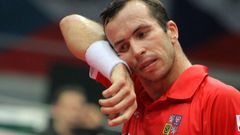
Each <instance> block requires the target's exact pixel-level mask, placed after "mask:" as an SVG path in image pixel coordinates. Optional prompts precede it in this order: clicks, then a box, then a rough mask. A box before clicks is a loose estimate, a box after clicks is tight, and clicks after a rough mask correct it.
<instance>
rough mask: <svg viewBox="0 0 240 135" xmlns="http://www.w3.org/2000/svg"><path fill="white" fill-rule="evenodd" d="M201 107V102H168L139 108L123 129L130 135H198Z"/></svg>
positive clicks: (200, 125)
mask: <svg viewBox="0 0 240 135" xmlns="http://www.w3.org/2000/svg"><path fill="white" fill-rule="evenodd" d="M202 106H203V105H202V103H201V101H194V102H193V101H184V102H179V101H178V102H175V101H170V102H161V103H155V104H152V105H150V106H148V107H147V108H141V107H140V108H139V109H138V110H137V111H136V112H135V114H134V115H133V117H132V118H131V120H130V121H129V123H128V124H126V125H125V127H124V128H125V130H126V131H127V130H128V132H129V133H130V135H132V134H134V135H183V134H189V135H190V134H191V135H194V134H196V135H200V134H202V128H203V127H202V126H203V125H202V124H201V123H202V121H203V114H202V110H203V109H202Z"/></svg>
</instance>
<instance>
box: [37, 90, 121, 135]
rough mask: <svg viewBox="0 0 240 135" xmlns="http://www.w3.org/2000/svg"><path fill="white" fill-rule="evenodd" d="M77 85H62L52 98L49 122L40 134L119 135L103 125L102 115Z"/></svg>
mask: <svg viewBox="0 0 240 135" xmlns="http://www.w3.org/2000/svg"><path fill="white" fill-rule="evenodd" d="M84 91H85V90H84V89H83V88H82V87H79V86H64V87H62V88H60V89H59V90H58V92H57V93H56V95H55V98H54V99H53V103H52V107H51V112H52V120H51V123H50V125H49V127H48V129H46V131H44V132H43V133H41V135H119V133H118V132H115V131H110V130H107V129H105V128H104V127H103V115H102V114H101V112H100V111H99V109H98V107H97V106H96V105H94V104H92V103H89V102H88V101H87V98H86V95H85V92H84Z"/></svg>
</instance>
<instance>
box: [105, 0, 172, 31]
mask: <svg viewBox="0 0 240 135" xmlns="http://www.w3.org/2000/svg"><path fill="white" fill-rule="evenodd" d="M129 1H131V0H113V1H112V2H111V3H110V4H109V5H108V6H107V8H105V9H104V10H103V12H102V13H101V14H100V17H101V18H102V23H103V25H107V24H108V23H109V21H111V19H113V18H114V17H115V16H116V15H117V13H118V12H120V11H121V10H122V9H123V8H124V7H125V5H126V4H127V3H128V2H129ZM135 1H142V2H143V3H145V4H146V6H147V7H148V9H149V11H150V15H151V16H152V17H153V18H155V19H156V20H157V21H158V24H159V25H160V26H161V27H162V28H163V29H164V30H165V31H166V24H167V22H168V21H169V20H170V19H169V17H168V15H167V12H166V9H165V8H164V6H163V4H162V3H161V1H160V0H135Z"/></svg>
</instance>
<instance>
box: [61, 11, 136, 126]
mask: <svg viewBox="0 0 240 135" xmlns="http://www.w3.org/2000/svg"><path fill="white" fill-rule="evenodd" d="M60 28H61V31H62V34H63V37H64V39H65V41H66V44H67V46H68V48H69V50H70V51H71V52H72V53H73V55H75V56H76V57H77V58H79V59H81V60H83V61H86V58H85V54H86V51H87V49H88V48H89V47H90V46H91V45H92V44H93V43H95V42H96V41H99V40H103V39H104V37H105V36H104V32H103V28H102V26H101V25H100V24H98V23H96V22H94V21H92V20H89V19H87V18H85V17H82V16H80V15H70V16H67V17H64V18H63V19H62V20H61V22H60ZM96 53H98V52H96ZM98 60H99V59H98ZM103 62H104V61H103ZM95 68H99V67H95ZM97 70H98V69H97ZM100 71H101V70H100ZM111 71H112V72H111V74H110V77H109V79H110V81H111V82H112V85H111V86H110V87H109V88H108V89H106V90H105V91H103V96H104V97H105V98H106V99H101V100H100V101H99V103H100V105H101V106H102V109H101V110H102V112H103V113H105V114H110V115H111V116H112V115H115V116H117V117H115V118H113V119H111V120H109V123H108V124H109V125H110V126H115V125H119V124H121V123H123V122H125V121H126V120H128V119H129V118H130V117H131V115H132V114H133V112H134V111H135V110H136V108H137V103H136V96H135V92H134V86H133V82H132V80H131V78H130V75H129V72H128V70H127V68H126V67H125V66H124V65H123V64H117V65H116V66H114V67H113V70H111ZM116 114H121V115H116Z"/></svg>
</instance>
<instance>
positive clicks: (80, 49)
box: [60, 14, 105, 61]
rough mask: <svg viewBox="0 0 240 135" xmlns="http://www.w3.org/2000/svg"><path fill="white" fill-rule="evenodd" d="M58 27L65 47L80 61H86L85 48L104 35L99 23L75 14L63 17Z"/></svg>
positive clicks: (101, 38)
mask: <svg viewBox="0 0 240 135" xmlns="http://www.w3.org/2000/svg"><path fill="white" fill-rule="evenodd" d="M60 28H61V32H62V35H63V37H64V39H65V42H66V45H67V47H68V48H69V50H70V51H71V52H72V54H73V55H74V56H76V57H77V58H79V59H81V60H82V61H86V60H85V53H86V50H87V48H88V47H89V46H90V45H91V44H92V43H93V42H95V41H98V40H103V39H104V37H105V36H104V32H103V28H102V26H101V25H100V24H98V23H96V22H94V21H91V20H89V19H87V18H85V17H83V16H80V15H76V14H74V15H69V16H66V17H64V18H63V19H62V20H61V21H60Z"/></svg>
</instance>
